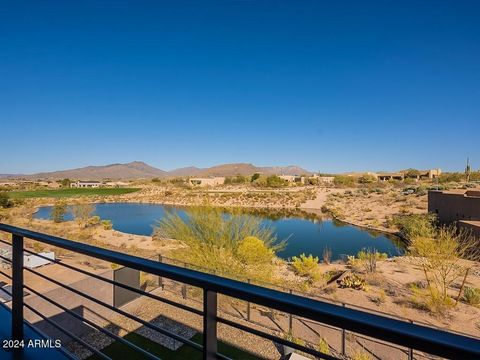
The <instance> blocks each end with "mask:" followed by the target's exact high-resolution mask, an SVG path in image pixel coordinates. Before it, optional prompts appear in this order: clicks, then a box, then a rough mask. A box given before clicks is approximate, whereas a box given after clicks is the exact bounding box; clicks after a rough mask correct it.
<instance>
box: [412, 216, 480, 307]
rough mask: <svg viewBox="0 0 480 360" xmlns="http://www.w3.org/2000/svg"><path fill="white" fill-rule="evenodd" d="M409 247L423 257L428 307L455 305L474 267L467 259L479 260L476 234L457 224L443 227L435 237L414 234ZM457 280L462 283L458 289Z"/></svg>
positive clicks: (479, 251)
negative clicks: (473, 234)
mask: <svg viewBox="0 0 480 360" xmlns="http://www.w3.org/2000/svg"><path fill="white" fill-rule="evenodd" d="M409 250H410V254H411V255H414V256H416V257H418V258H419V260H420V264H421V267H422V271H423V274H424V276H425V280H426V282H427V290H428V295H429V299H428V301H427V306H428V307H429V308H430V309H431V310H432V311H436V312H442V311H444V309H446V308H447V307H449V306H452V305H454V300H453V299H455V300H456V301H457V302H458V299H459V298H460V296H461V292H462V290H463V287H464V284H465V282H466V280H467V277H468V274H469V272H470V270H471V268H472V266H473V262H472V261H468V260H475V261H478V260H480V249H479V247H478V243H477V240H476V239H475V237H473V236H471V234H470V233H469V232H467V231H464V230H461V229H460V230H459V229H457V227H456V226H454V225H451V226H441V227H439V228H438V229H436V230H435V231H434V233H433V235H432V236H420V235H419V236H414V237H412V238H411V245H410V247H409ZM456 282H460V287H459V290H455V289H453V287H452V285H453V284H454V283H456ZM455 292H456V295H455Z"/></svg>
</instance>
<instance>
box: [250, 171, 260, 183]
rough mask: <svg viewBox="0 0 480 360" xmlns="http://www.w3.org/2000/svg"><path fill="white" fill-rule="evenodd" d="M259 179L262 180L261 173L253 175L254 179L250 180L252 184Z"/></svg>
mask: <svg viewBox="0 0 480 360" xmlns="http://www.w3.org/2000/svg"><path fill="white" fill-rule="evenodd" d="M258 178H260V174H259V173H255V174H253V175H252V177H251V178H250V182H254V181H255V180H257V179H258Z"/></svg>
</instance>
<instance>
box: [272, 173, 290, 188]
mask: <svg viewBox="0 0 480 360" xmlns="http://www.w3.org/2000/svg"><path fill="white" fill-rule="evenodd" d="M287 185H288V184H287V182H286V181H285V180H283V179H282V178H281V177H279V176H277V175H271V176H269V177H267V186H268V187H271V188H280V187H284V186H287Z"/></svg>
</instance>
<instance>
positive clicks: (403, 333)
mask: <svg viewBox="0 0 480 360" xmlns="http://www.w3.org/2000/svg"><path fill="white" fill-rule="evenodd" d="M0 231H7V232H9V233H12V234H14V235H19V236H24V237H26V238H30V239H32V240H37V241H41V242H44V243H46V244H50V245H53V246H58V247H61V248H64V249H67V250H71V251H75V252H77V253H81V254H84V255H88V256H92V257H96V258H99V259H102V260H105V261H110V262H113V263H116V264H120V265H124V266H127V267H130V268H133V269H137V270H141V271H145V272H148V273H151V274H154V275H158V276H164V277H167V278H171V279H173V280H176V281H179V282H183V283H187V284H189V285H192V286H197V287H200V288H203V289H208V290H210V291H214V292H217V293H221V294H224V295H228V296H231V297H234V298H237V299H240V300H245V301H250V302H254V303H257V304H260V305H264V306H268V307H270V308H273V309H276V310H279V311H283V312H288V313H291V314H293V315H298V316H302V317H306V318H310V319H312V320H315V321H319V322H324V323H327V324H330V325H333V326H337V327H341V328H345V329H346V330H349V331H353V332H358V333H360V334H364V335H367V336H371V337H375V338H378V339H382V340H385V341H388V342H392V343H395V344H399V345H402V346H406V347H411V348H415V349H417V350H420V351H425V352H427V353H430V354H434V355H439V356H443V357H462V358H463V359H477V358H478V357H479V356H480V346H479V344H480V341H479V340H476V339H474V338H471V337H465V336H460V335H457V334H452V333H448V332H446V331H441V330H437V329H433V328H428V327H423V326H420V325H415V324H410V323H407V322H404V321H400V320H397V319H391V318H386V317H382V316H379V315H375V314H372V313H366V312H362V311H359V310H355V309H350V308H344V307H342V306H338V305H335V304H329V303H326V302H321V301H317V300H313V299H309V298H304V297H301V296H297V295H292V294H286V293H282V292H280V291H276V290H272V289H267V288H262V287H260V286H256V285H253V284H246V283H242V282H240V281H236V280H232V279H226V278H221V277H218V276H215V275H210V274H205V273H201V272H198V271H194V270H190V269H184V268H179V267H176V266H172V265H167V264H162V263H159V262H155V261H152V260H148V259H143V258H139V257H135V256H132V255H127V254H123V253H118V252H115V251H112V250H108V249H102V248H98V247H95V246H92V245H88V244H82V243H77V242H73V241H70V240H66V239H62V238H59V237H55V236H50V235H46V234H41V233H38V232H34V231H30V230H25V229H21V228H18V227H14V226H11V225H6V224H0Z"/></svg>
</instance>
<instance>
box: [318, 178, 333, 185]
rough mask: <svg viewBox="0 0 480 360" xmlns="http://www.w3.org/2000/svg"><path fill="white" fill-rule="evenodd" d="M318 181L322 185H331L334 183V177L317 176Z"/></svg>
mask: <svg viewBox="0 0 480 360" xmlns="http://www.w3.org/2000/svg"><path fill="white" fill-rule="evenodd" d="M318 181H319V182H320V183H322V184H333V183H334V181H335V177H334V176H319V177H318Z"/></svg>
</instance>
